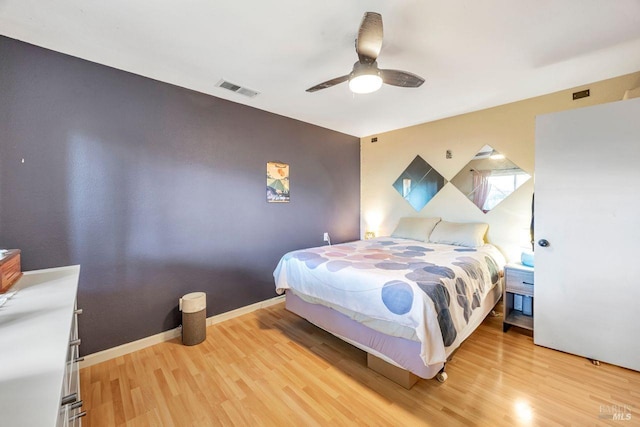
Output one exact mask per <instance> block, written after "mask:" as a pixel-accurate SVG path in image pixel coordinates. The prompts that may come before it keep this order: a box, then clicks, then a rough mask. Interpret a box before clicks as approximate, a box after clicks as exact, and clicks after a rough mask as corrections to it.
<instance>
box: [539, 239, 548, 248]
mask: <svg viewBox="0 0 640 427" xmlns="http://www.w3.org/2000/svg"><path fill="white" fill-rule="evenodd" d="M538 245H540V246H542V247H543V248H546V247H547V246H549V245H550V243H549V241H548V240H547V239H540V240H538Z"/></svg>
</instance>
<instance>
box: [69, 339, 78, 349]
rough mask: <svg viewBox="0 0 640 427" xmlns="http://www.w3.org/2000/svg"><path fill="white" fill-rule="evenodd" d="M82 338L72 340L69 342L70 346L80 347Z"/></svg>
mask: <svg viewBox="0 0 640 427" xmlns="http://www.w3.org/2000/svg"><path fill="white" fill-rule="evenodd" d="M80 341H81V340H80V338H78V339H77V340H71V341H69V346H71V347H73V346H74V345H80Z"/></svg>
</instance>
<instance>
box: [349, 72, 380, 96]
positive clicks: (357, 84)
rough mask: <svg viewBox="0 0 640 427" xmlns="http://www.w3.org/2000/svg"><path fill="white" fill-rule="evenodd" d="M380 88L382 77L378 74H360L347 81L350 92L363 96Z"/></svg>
mask: <svg viewBox="0 0 640 427" xmlns="http://www.w3.org/2000/svg"><path fill="white" fill-rule="evenodd" d="M381 87H382V77H380V76H379V75H378V74H361V75H359V76H353V77H351V78H350V79H349V89H351V92H353V93H358V94H364V93H371V92H375V91H377V90H378V89H380V88H381Z"/></svg>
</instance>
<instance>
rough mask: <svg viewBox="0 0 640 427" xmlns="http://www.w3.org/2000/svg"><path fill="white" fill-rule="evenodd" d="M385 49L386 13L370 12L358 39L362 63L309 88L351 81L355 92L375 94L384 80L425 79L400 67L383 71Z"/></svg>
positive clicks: (411, 83) (403, 83)
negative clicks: (381, 59)
mask: <svg viewBox="0 0 640 427" xmlns="http://www.w3.org/2000/svg"><path fill="white" fill-rule="evenodd" d="M381 49H382V15H380V14H379V13H375V12H366V13H365V14H364V17H363V18H362V23H361V24H360V29H359V30H358V38H357V39H356V53H357V54H358V62H356V63H355V64H353V70H352V71H351V72H350V73H349V74H347V75H345V76H341V77H336V78H335V79H331V80H328V81H326V82H324V83H320V84H318V85H315V86H313V87H310V88H309V89H307V92H316V91H318V90H320V89H326V88H329V87H331V86H335V85H337V84H340V83H343V82H346V81H347V80H348V81H349V89H351V91H352V92H353V93H371V92H375V91H376V90H378V89H380V87H381V86H382V83H386V84H389V85H392V86H400V87H419V86H420V85H422V83H424V79H423V78H422V77H420V76H417V75H415V74H413V73H409V72H407V71H400V70H382V69H380V68H378V63H377V62H376V59H377V58H378V55H379V54H380V50H381Z"/></svg>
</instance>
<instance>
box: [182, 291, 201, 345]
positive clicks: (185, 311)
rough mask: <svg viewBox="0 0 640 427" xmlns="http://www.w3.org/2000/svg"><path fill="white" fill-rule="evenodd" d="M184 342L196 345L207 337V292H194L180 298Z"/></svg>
mask: <svg viewBox="0 0 640 427" xmlns="http://www.w3.org/2000/svg"><path fill="white" fill-rule="evenodd" d="M179 309H180V311H182V344H184V345H196V344H200V343H201V342H202V341H204V340H205V338H207V294H205V293H204V292H192V293H190V294H186V295H185V296H183V297H182V298H180V302H179Z"/></svg>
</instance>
